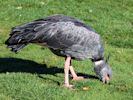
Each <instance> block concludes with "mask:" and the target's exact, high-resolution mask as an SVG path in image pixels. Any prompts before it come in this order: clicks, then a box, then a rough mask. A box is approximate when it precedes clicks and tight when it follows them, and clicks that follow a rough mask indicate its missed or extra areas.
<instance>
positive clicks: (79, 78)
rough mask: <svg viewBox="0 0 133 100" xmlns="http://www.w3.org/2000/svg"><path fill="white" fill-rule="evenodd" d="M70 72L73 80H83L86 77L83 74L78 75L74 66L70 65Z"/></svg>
mask: <svg viewBox="0 0 133 100" xmlns="http://www.w3.org/2000/svg"><path fill="white" fill-rule="evenodd" d="M70 72H71V74H72V77H73V80H83V79H84V77H82V76H77V74H76V73H75V71H74V69H73V67H72V66H70Z"/></svg>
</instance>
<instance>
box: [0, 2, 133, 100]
mask: <svg viewBox="0 0 133 100" xmlns="http://www.w3.org/2000/svg"><path fill="white" fill-rule="evenodd" d="M52 14H65V15H68V16H73V17H76V18H78V19H81V20H84V21H85V23H86V24H88V25H90V26H92V27H93V28H94V29H95V30H96V31H97V32H98V33H99V34H101V36H102V38H103V40H104V44H105V55H107V54H108V53H110V54H111V59H110V62H109V63H110V65H111V67H112V69H113V78H112V81H111V82H110V84H108V85H105V84H102V83H101V82H100V81H99V80H98V79H96V78H95V77H94V75H95V73H94V72H93V67H92V66H93V64H92V63H91V61H88V60H86V61H81V62H79V61H73V66H74V68H75V70H76V71H77V72H78V73H82V74H84V75H89V76H90V79H87V80H85V81H78V82H74V81H71V83H72V84H74V85H75V88H76V89H75V90H69V89H65V88H63V87H62V85H63V80H64V76H63V75H64V74H63V62H64V59H63V58H61V57H57V56H56V55H54V54H52V53H51V52H50V50H48V49H47V48H42V47H40V46H37V45H29V46H27V47H26V48H24V49H23V50H22V51H21V52H20V53H18V54H14V53H12V52H10V51H9V50H8V49H7V48H6V46H5V45H4V41H5V40H6V39H7V38H8V37H9V33H10V29H11V28H12V27H13V26H16V25H19V24H22V23H26V22H30V21H32V20H35V19H38V18H43V17H46V16H49V15H52ZM83 87H89V90H88V91H83V90H82V88H83ZM81 99H82V100H89V99H91V100H98V99H99V100H133V1H132V0H0V100H81Z"/></svg>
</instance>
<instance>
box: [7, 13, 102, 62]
mask: <svg viewBox="0 0 133 100" xmlns="http://www.w3.org/2000/svg"><path fill="white" fill-rule="evenodd" d="M29 43H36V44H40V45H43V46H44V45H47V46H48V48H50V50H51V51H52V52H53V53H55V54H56V55H59V56H71V57H72V58H73V59H77V60H84V59H87V58H91V59H95V60H96V59H100V58H103V52H104V51H103V47H102V43H101V40H100V35H99V34H97V33H96V32H95V31H94V30H92V29H91V28H90V27H89V26H87V25H85V24H84V23H83V22H81V21H80V20H76V19H74V18H72V17H68V16H64V15H54V16H50V17H47V18H44V19H39V20H35V21H33V22H31V23H28V24H24V25H20V26H16V27H14V28H13V29H12V31H11V38H10V39H9V41H8V43H7V44H9V47H11V48H13V49H12V50H13V51H15V52H17V51H19V50H20V49H21V47H23V46H25V45H27V44H29Z"/></svg>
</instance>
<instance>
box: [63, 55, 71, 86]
mask: <svg viewBox="0 0 133 100" xmlns="http://www.w3.org/2000/svg"><path fill="white" fill-rule="evenodd" d="M70 61H71V57H67V58H66V61H65V65H64V73H65V81H64V86H65V87H67V88H71V87H72V85H70V83H69V68H70Z"/></svg>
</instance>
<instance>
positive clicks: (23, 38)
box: [5, 26, 34, 53]
mask: <svg viewBox="0 0 133 100" xmlns="http://www.w3.org/2000/svg"><path fill="white" fill-rule="evenodd" d="M33 37H34V34H33V32H31V31H30V30H26V29H25V28H24V27H21V26H18V27H15V28H12V30H11V34H10V37H9V38H8V39H7V40H6V41H5V44H6V45H7V47H8V48H11V51H13V52H15V53H17V52H18V51H19V50H21V49H22V48H24V47H25V46H26V45H27V44H28V43H30V41H31V40H32V39H33Z"/></svg>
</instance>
